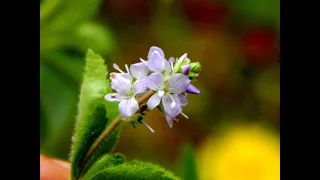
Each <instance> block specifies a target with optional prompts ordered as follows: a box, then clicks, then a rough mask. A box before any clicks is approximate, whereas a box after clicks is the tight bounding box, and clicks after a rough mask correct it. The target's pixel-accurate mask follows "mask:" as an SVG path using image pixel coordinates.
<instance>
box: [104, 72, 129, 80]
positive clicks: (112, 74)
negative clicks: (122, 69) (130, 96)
mask: <svg viewBox="0 0 320 180" xmlns="http://www.w3.org/2000/svg"><path fill="white" fill-rule="evenodd" d="M117 76H122V77H124V78H126V79H128V80H129V81H131V80H132V77H131V75H130V74H129V73H115V72H112V73H110V78H109V79H110V80H111V81H112V80H113V79H115V78H116V77H117Z"/></svg>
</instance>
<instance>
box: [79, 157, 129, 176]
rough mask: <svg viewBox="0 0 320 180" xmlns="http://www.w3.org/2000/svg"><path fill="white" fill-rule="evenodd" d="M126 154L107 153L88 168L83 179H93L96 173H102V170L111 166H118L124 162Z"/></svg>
mask: <svg viewBox="0 0 320 180" xmlns="http://www.w3.org/2000/svg"><path fill="white" fill-rule="evenodd" d="M124 158H125V156H124V155H122V154H112V155H109V154H106V155H104V156H103V157H102V158H100V159H99V160H97V161H96V162H95V163H94V164H93V165H92V166H91V167H90V169H89V170H88V172H87V173H86V174H85V175H84V176H83V179H91V178H92V177H93V176H95V175H96V174H98V173H100V171H102V170H104V169H106V168H109V167H114V166H118V165H120V164H123V163H124Z"/></svg>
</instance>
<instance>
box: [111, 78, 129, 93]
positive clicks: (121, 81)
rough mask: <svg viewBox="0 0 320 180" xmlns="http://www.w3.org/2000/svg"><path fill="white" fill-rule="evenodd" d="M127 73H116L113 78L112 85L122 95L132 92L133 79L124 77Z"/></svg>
mask: <svg viewBox="0 0 320 180" xmlns="http://www.w3.org/2000/svg"><path fill="white" fill-rule="evenodd" d="M124 76H125V75H124V74H123V75H118V74H116V75H115V76H114V78H112V79H111V82H110V85H111V88H112V89H113V90H115V91H116V92H117V93H119V94H120V95H123V96H126V95H129V94H130V92H131V80H129V79H127V78H125V77H124Z"/></svg>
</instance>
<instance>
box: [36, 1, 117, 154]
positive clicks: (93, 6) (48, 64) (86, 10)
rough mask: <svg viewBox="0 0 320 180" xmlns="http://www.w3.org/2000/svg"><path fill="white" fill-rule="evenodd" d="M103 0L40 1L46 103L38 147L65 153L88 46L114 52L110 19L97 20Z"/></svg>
mask: <svg viewBox="0 0 320 180" xmlns="http://www.w3.org/2000/svg"><path fill="white" fill-rule="evenodd" d="M101 2H102V1H101V0H90V1H88V0H68V1H65V0H43V1H40V71H41V73H40V79H41V87H40V94H41V95H40V98H41V101H42V102H41V104H42V107H43V112H44V114H43V116H45V117H46V118H42V119H41V124H46V126H47V129H44V128H43V126H42V125H41V131H44V130H45V131H46V132H45V135H44V133H42V134H41V142H42V143H41V147H40V152H41V153H44V154H46V155H49V156H53V157H57V158H61V159H66V158H67V154H68V151H69V149H70V147H69V146H70V143H71V135H72V131H70V129H73V124H74V120H75V117H74V116H75V114H76V104H77V100H78V99H77V95H78V92H79V85H80V82H81V76H82V72H83V67H84V61H83V58H82V55H83V54H84V53H85V52H86V51H87V49H88V48H89V47H91V48H94V49H95V50H96V51H97V52H98V53H101V54H103V55H104V56H105V57H110V56H112V53H113V52H114V50H115V47H116V45H115V42H114V40H113V35H112V33H111V30H110V29H108V27H107V26H106V25H103V24H101V23H99V22H98V21H93V20H92V19H93V18H94V17H95V16H96V15H97V14H98V13H99V6H100V5H101Z"/></svg>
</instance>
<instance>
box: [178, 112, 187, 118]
mask: <svg viewBox="0 0 320 180" xmlns="http://www.w3.org/2000/svg"><path fill="white" fill-rule="evenodd" d="M180 114H181V115H182V116H184V117H185V118H186V119H189V117H188V116H187V115H186V114H184V113H183V112H181V113H180Z"/></svg>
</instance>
